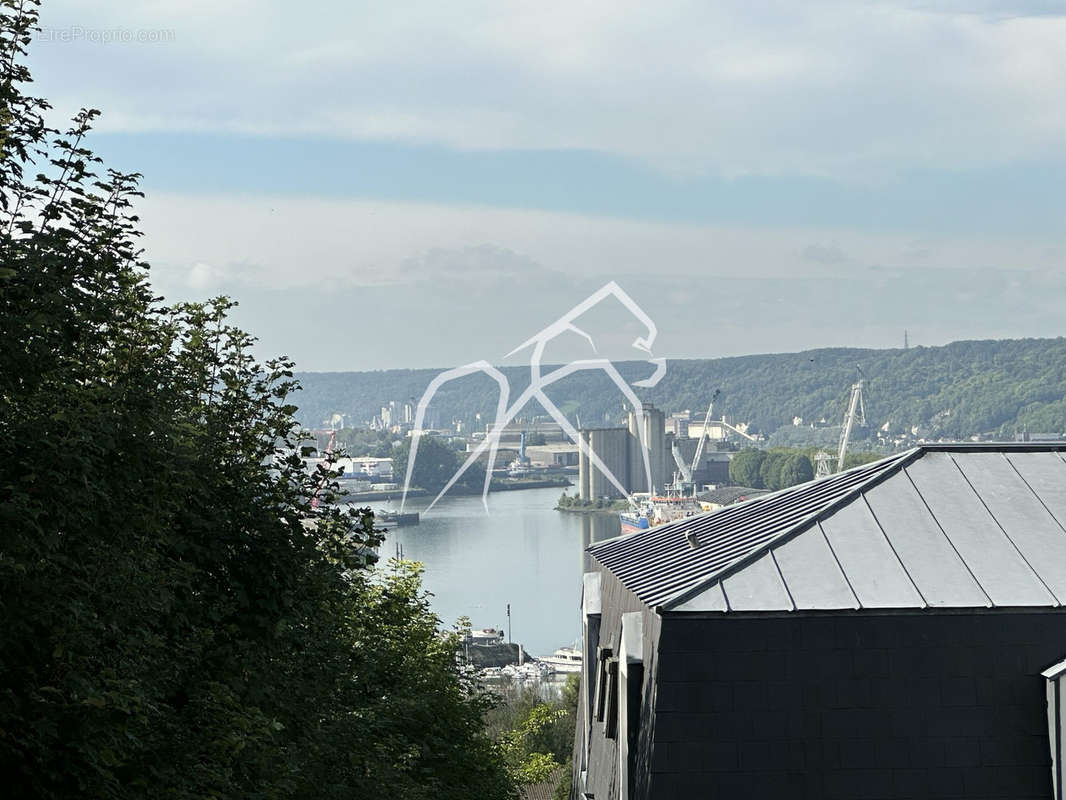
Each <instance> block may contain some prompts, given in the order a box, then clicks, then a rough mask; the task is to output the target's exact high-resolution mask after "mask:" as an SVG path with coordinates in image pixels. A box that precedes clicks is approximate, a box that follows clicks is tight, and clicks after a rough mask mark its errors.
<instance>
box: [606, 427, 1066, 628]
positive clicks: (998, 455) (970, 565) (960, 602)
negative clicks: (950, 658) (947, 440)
mask: <svg viewBox="0 0 1066 800" xmlns="http://www.w3.org/2000/svg"><path fill="white" fill-rule="evenodd" d="M1064 455H1066V444H1015V443H1011V444H991V445H974V444H958V445H923V446H921V447H918V448H915V449H913V450H910V451H907V452H905V453H901V454H899V455H894V456H890V457H888V458H885V459H882V460H880V461H876V462H873V463H871V464H866V465H863V466H860V467H856V468H854V469H850V470H847V471H845V472H841V473H838V474H836V475H831V476H829V477H828V478H823V479H821V480H817V481H812V482H809V483H805V484H801V485H799V486H794V487H792V488H790V489H785V490H782V491H779V492H775V493H773V494H770V495H765V496H763V497H759V498H756V499H753V500H749V501H747V502H745V503H741V504H740V505H736V506H729V507H726V508H723V509H720V510H718V511H712V512H709V513H707V514H702V515H699V516H696V517H689V518H687V519H683V520H679V521H677V522H674V523H671V524H669V525H663V526H659V527H656V528H651V529H648V530H646V531H640V532H638V533H634V534H629V535H627V536H622V537H618V538H615V539H610V540H607V541H604V542H598V543H597V544H595V545H592V546H591V547H590V548H589V552H591V553H592V555H593V557H595V559H596V560H597V561H598V562H599V563H600V564H602V565H603V566H604V567H605V568H606V569H608V570H609V571H610V572H612V573H613V574H614V575H615V576H616V577H617V578H618V579H619V580H620V581H621V582H622V584H623V585H625V586H626V587H627V588H629V589H630V590H631V591H632V592H633V593H634V594H636V595H637V597H638V598H640V600H641V601H642V602H644V603H645V604H646V605H648V606H649V607H652V608H656V609H659V610H662V611H671V610H674V611H679V612H680V611H722V612H728V611H790V610H808V609H809V610H829V609H861V608H926V607H954V608H974V607H1026V606H1059V605H1061V604H1062V602H1063V601H1064V600H1066V461H1064V460H1063V457H1064ZM692 542H696V546H693V544H692Z"/></svg>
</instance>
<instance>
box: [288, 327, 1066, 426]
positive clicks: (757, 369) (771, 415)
mask: <svg viewBox="0 0 1066 800" xmlns="http://www.w3.org/2000/svg"><path fill="white" fill-rule="evenodd" d="M446 366H450V365H446ZM617 366H618V368H619V372H620V373H621V374H622V375H623V376H624V377H627V378H630V379H637V378H638V377H644V372H645V371H646V370H645V368H646V364H644V363H643V362H622V363H620V364H618V365H617ZM860 366H861V368H862V371H863V373H864V374H865V376H866V386H865V397H866V407H867V418H868V420H869V421H870V423H871V427H872V428H874V429H877V428H881V427H882V426H885V428H886V432H887V433H889V434H900V433H907V432H910V431H911V430H912V429H917V430H918V431H919V433H920V434H921V435H923V436H926V437H928V438H941V437H942V438H949V439H951V438H954V439H963V438H966V437H968V436H971V435H974V434H984V433H987V434H993V435H996V436H1002V437H1008V438H1009V437H1011V436H1013V434H1015V433H1019V432H1023V431H1030V432H1063V431H1066V339H1063V338H1057V339H1017V340H999V341H991V340H989V341H966V342H954V343H952V344H949V345H945V346H942V347H912V348H910V349H906V350H904V349H895V350H862V349H855V348H833V349H822V350H808V351H804V352H800V353H783V354H774V355H755V356H742V357H736V358H713V359H688V360H673V361H670V362H669V364H668V367H667V371H666V374H665V375H664V377H663V378H662V380H661V381H660V383H659V384H658V385H657V386H656V387H654V388H653V389H640V390H638V394H639V396H640V397H641V399H642V400H643V401H645V402H650V403H654V404H655V405H657V406H659V407H660V408H663V409H666V410H668V411H680V410H683V409H690V410H691V411H692V412H693V415H694V417H699V418H702V417H701V415H702V413H703V412H704V411H705V410H706V408H707V404H708V402H709V400H710V396H711V394H712V392H713V391H714V390H715V389H720V390H721V391H722V395H721V398H720V400H719V402H717V403H716V405H715V408H716V411H715V416H718V414H719V413H725V414H728V415H729V416H730V418H731V419H734V420H740V421H745V422H749V423H751V426H752V427H751V431H752V432H755V433H763V434H765V435H767V436H769V435H770V434H772V433H773V432H774V431H777V430H781V429H783V428H786V426H787V427H791V425H792V422H793V418H794V417H797V416H798V417H801V418H802V419H803V420H804V423H805V424H806V423H812V422H813V423H820V421H821V420H823V419H824V420H825V421H826V423H827V424H830V425H834V424H835V425H839V424H840V421H841V419H842V418H843V415H844V411H845V408H846V405H847V400H848V394H849V389H850V387H851V384H852V383H854V382H855V380H856V379H857V378H858V376H859V372H858V370H857V367H860ZM502 371H503V372H504V374H505V375H506V376H507V377H508V379H509V380H510V381H511V385H512V392H513V393H517V392H520V391H521V390H522V389H523V388H524V387H525V386H526V385H528V380H529V370H528V368H518V367H505V368H503V369H502ZM437 373H438V370H404V369H395V370H385V371H377V372H342V373H299V376H298V377H299V378H300V380H301V382H302V384H303V386H304V389H305V391H304V394H303V396H302V398H301V400H300V410H299V411H298V415H299V417H300V419H301V420H302V421H303V422H304V423H305V424H307V425H308V426H312V427H314V426H317V425H320V424H321V421H322V420H323V419H326V418H328V417H329V416H330V415H331V414H332V413H334V412H342V413H346V414H349V415H351V416H350V419H353V420H369V419H370V418H371V417H372V416H373V415H374V414H375V413H377V411H378V410H379V409H380V406H381V405H382V404H383V403H386V402H388V400H390V399H397V398H407V397H415V398H418V397H421V395H422V392H423V391H424V390H425V388H426V386H427V385H428V384H429V382H430V380H432V378H433V377H434V376H435V375H437ZM496 392H497V387H496V385H495V383H493V382H492V381H491V380H489V379H488V378H486V377H484V376H479V375H473V376H470V377H467V378H464V379H462V380H459V381H455V382H452V383H449V384H446V385H445V386H444V387H442V388H441V390H440V391H439V392H438V394H437V396H436V398H435V399H434V401H433V402H432V403H431V404H430V411H431V416H433V418H434V420H435V421H437V422H439V423H440V424H441V425H447V424H448V423H450V422H451V421H452V420H453V419H459V420H463V421H464V423H465V425H466V427H467V429H469V428H470V426H472V425H475V424H476V415H477V414H480V415H481V419H482V421H484V420H488V419H491V418H492V414H493V412H494V409H495V404H496ZM552 397H553V399H555V400H556V402H557V404H558V405H559V406H560V407H563V406H564V405H565V406H566V410H567V413H568V415H569V418H570V419H571V421H576V419H577V418H578V417H580V419H581V421H582V422H583V423H584V424H613V423H617V422H620V421H621V419H622V417H623V413H624V409H623V399H622V398H621V397H620V396H619V394H618V392H617V389H616V387H614V385H613V384H612V383H611V382H610V381H609V380H608V379H607V378H606V377H605V376H603V375H600V374H595V373H575V374H574V375H572V376H570V377H568V378H567V379H565V380H563V381H561V382H560V383H559V384H558V385H556V386H554V387H553V395H552ZM855 435H856V436H861V435H862V432H861V431H856V434H855Z"/></svg>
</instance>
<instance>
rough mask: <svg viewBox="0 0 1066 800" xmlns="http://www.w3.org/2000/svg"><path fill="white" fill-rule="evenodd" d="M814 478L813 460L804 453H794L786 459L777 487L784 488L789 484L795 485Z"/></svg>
mask: <svg viewBox="0 0 1066 800" xmlns="http://www.w3.org/2000/svg"><path fill="white" fill-rule="evenodd" d="M813 479H814V465H813V464H812V463H811V460H810V459H809V458H808V457H807V456H805V455H804V454H803V453H794V454H793V455H790V456H788V458H786V459H785V463H784V464H783V465H782V467H781V473H780V476H779V479H778V483H779V484H780V485H779V486H777V487H775V488H780V489H784V488H786V487H788V486H795V485H796V484H797V483H806V482H807V481H809V480H813Z"/></svg>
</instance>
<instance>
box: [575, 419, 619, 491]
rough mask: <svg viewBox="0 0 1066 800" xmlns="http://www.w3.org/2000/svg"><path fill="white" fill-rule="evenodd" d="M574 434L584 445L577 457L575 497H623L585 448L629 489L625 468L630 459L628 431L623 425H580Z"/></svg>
mask: <svg viewBox="0 0 1066 800" xmlns="http://www.w3.org/2000/svg"><path fill="white" fill-rule="evenodd" d="M577 433H578V436H580V437H581V439H582V442H583V444H584V445H585V447H582V449H581V452H580V454H579V456H578V466H577V468H578V477H577V487H578V497H580V498H581V499H582V500H595V499H597V498H600V497H623V496H624V495H623V493H622V492H621V491H619V490H618V487H617V486H615V485H614V484H613V483H612V482H611V481H610V479H608V477H607V476H606V475H605V474H604V473H603V471H602V470H601V469H599V468H597V467H596V465H595V464H594V463H592V461H591V459H590V458H589V455H588V453H587V451H586V447H587V448H590V449H591V450H592V452H594V453H595V454H596V456H597V457H598V458H599V459H600V461H601V462H603V465H604V466H605V467H607V469H608V470H610V472H611V474H612V475H614V476H615V478H616V479H617V480H618V481H619V482H620V483H621V484H622V486H623V487H625V488H629V486H630V482H629V481H630V476H629V468H630V462H631V460H632V459H631V457H630V453H629V451H630V441H629V440H630V438H631V437H630V435H629V431H628V430H627V429H625V428H583V429H581V430H579V431H578V432H577ZM630 491H632V490H630Z"/></svg>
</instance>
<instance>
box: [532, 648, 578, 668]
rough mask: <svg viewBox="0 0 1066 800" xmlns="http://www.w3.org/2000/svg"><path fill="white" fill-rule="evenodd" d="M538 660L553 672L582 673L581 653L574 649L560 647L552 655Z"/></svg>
mask: <svg viewBox="0 0 1066 800" xmlns="http://www.w3.org/2000/svg"><path fill="white" fill-rule="evenodd" d="M537 660H538V661H539V662H540V663H541V664H546V665H547V666H548V667H549V668H550V669H551V670H552V672H581V651H580V650H577V649H575V648H573V647H560V648H559V649H558V650H556V651H555V652H554V653H553V654H552V655H550V656H544V657H543V658H539V659H537Z"/></svg>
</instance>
